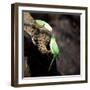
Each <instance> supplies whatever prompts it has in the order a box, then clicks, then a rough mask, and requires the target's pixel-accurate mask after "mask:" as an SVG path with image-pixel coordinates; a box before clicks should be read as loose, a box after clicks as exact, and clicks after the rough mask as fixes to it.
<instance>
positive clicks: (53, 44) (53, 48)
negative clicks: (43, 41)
mask: <svg viewBox="0 0 90 90" xmlns="http://www.w3.org/2000/svg"><path fill="white" fill-rule="evenodd" d="M50 49H51V53H52V54H53V55H55V56H57V55H58V54H59V47H58V45H57V43H56V40H55V37H54V36H52V37H51V41H50Z"/></svg>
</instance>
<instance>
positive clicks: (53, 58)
mask: <svg viewBox="0 0 90 90" xmlns="http://www.w3.org/2000/svg"><path fill="white" fill-rule="evenodd" d="M54 60H55V56H54V57H53V59H52V61H51V63H50V66H49V68H48V71H50V69H51V67H52V64H53V62H54Z"/></svg>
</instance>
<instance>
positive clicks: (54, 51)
mask: <svg viewBox="0 0 90 90" xmlns="http://www.w3.org/2000/svg"><path fill="white" fill-rule="evenodd" d="M35 22H36V25H37V26H38V27H39V28H43V29H44V30H48V31H50V32H52V27H51V26H50V25H49V24H48V23H47V22H45V21H43V20H40V19H37V20H35ZM49 46H50V50H51V53H52V54H53V59H52V61H51V63H50V66H49V69H48V70H50V69H51V66H52V64H53V61H54V60H55V59H56V57H57V56H58V54H59V47H58V45H57V43H56V39H55V36H54V34H53V35H52V36H51V40H50V44H49Z"/></svg>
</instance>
